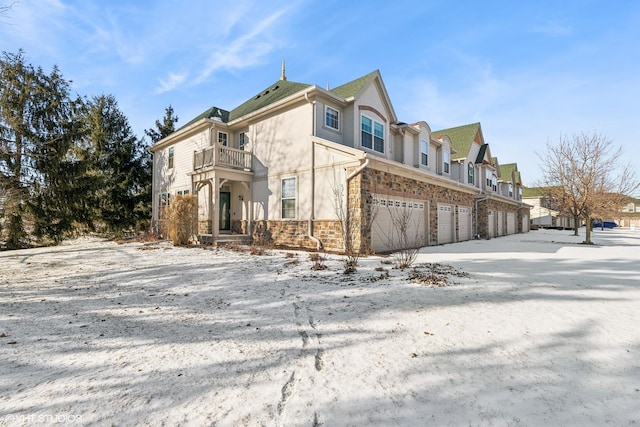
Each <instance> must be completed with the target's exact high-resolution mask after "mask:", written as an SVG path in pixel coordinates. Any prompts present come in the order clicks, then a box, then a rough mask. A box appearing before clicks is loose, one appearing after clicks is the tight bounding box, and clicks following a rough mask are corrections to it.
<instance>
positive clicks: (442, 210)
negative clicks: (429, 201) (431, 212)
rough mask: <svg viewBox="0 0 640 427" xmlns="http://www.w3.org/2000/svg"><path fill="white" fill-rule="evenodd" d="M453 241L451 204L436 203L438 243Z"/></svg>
mask: <svg viewBox="0 0 640 427" xmlns="http://www.w3.org/2000/svg"><path fill="white" fill-rule="evenodd" d="M451 242H453V206H452V205H442V204H440V203H438V244H439V245H442V244H444V243H451Z"/></svg>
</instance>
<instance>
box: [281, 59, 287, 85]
mask: <svg viewBox="0 0 640 427" xmlns="http://www.w3.org/2000/svg"><path fill="white" fill-rule="evenodd" d="M280 80H282V81H284V80H287V76H286V75H285V74H284V58H282V73H281V74H280Z"/></svg>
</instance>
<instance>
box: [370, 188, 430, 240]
mask: <svg viewBox="0 0 640 427" xmlns="http://www.w3.org/2000/svg"><path fill="white" fill-rule="evenodd" d="M373 205H374V210H375V212H374V215H375V217H374V220H373V223H372V226H371V246H372V248H373V250H374V251H376V252H389V251H396V250H399V249H404V248H405V247H416V246H424V245H425V244H426V238H425V237H426V232H425V230H426V209H425V203H424V201H420V200H407V199H394V198H389V197H386V196H381V195H377V196H374V198H373ZM405 226H406V229H407V232H406V233H404V235H403V233H401V232H400V230H401V229H402V228H404V227H405Z"/></svg>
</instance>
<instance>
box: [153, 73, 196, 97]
mask: <svg viewBox="0 0 640 427" xmlns="http://www.w3.org/2000/svg"><path fill="white" fill-rule="evenodd" d="M187 77H188V73H182V74H176V73H169V75H168V76H167V78H166V79H158V81H159V83H160V86H159V87H158V88H156V90H155V91H154V92H155V93H156V94H161V93H164V92H169V91H172V90H174V89H175V88H177V87H179V86H180V85H181V84H182V83H184V81H185V80H186V79H187Z"/></svg>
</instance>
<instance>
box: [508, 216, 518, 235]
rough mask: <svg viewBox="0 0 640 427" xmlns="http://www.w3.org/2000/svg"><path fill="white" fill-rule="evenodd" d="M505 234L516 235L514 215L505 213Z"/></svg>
mask: <svg viewBox="0 0 640 427" xmlns="http://www.w3.org/2000/svg"><path fill="white" fill-rule="evenodd" d="M507 234H516V214H514V213H511V212H507Z"/></svg>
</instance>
